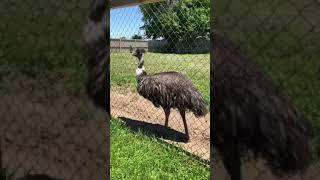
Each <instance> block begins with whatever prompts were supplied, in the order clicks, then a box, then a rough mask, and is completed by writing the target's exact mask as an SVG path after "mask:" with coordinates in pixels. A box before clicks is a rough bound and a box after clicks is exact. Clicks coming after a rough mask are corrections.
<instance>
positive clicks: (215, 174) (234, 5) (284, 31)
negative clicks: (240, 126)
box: [211, 0, 320, 180]
mask: <svg viewBox="0 0 320 180" xmlns="http://www.w3.org/2000/svg"><path fill="white" fill-rule="evenodd" d="M212 7H213V9H212V10H213V15H212V21H213V24H212V27H211V28H212V31H213V32H215V33H217V34H220V35H221V36H225V37H227V38H228V39H231V40H232V41H234V42H235V43H236V44H237V45H239V47H240V49H241V50H242V52H243V54H245V56H248V57H250V58H251V59H253V60H255V62H256V63H257V64H258V65H260V66H261V67H262V68H264V69H265V70H266V71H267V72H268V74H269V75H270V76H271V78H272V80H273V82H274V84H276V85H278V86H280V87H281V90H282V91H283V92H284V93H285V94H288V95H289V96H290V98H291V99H292V101H293V103H294V104H296V105H297V107H298V108H299V110H300V111H302V112H303V113H304V114H305V117H306V119H307V121H308V124H310V126H311V127H312V129H313V131H314V134H315V138H314V139H313V140H312V145H313V146H314V149H315V159H316V160H315V163H314V164H312V165H311V167H310V168H308V169H307V170H306V172H305V173H303V174H298V175H295V176H291V177H282V178H278V177H276V176H274V175H272V174H271V173H270V170H269V169H268V168H266V166H265V165H264V161H262V160H260V159H259V160H258V161H251V159H249V160H244V159H243V162H244V164H243V166H242V175H243V179H248V180H249V179H259V180H260V179H303V180H315V179H320V172H319V167H320V163H318V162H319V161H317V159H318V158H317V157H318V155H319V144H320V141H319V137H320V134H319V132H320V131H319V130H320V129H319V128H320V126H319V122H320V111H319V110H320V99H319V97H320V96H319V95H320V94H319V92H320V86H319V70H320V63H319V62H320V61H319V55H320V54H319V52H320V51H319V50H320V49H319V47H320V44H319V42H320V39H319V37H320V36H319V34H320V33H319V31H320V19H319V17H320V14H319V12H320V11H319V8H320V2H319V1H317V0H307V1H297V0H285V1H281V0H270V1H260V0H229V1H214V2H213V6H212ZM212 43H213V47H214V46H215V44H217V43H221V42H215V41H214V40H213V42H212ZM237 47H238V46H237ZM236 51H238V49H236V50H235V51H234V52H236ZM227 52H229V53H231V54H232V53H233V51H232V50H230V51H227ZM212 53H213V54H214V53H215V52H212ZM226 56H228V55H226ZM244 60H245V59H244ZM213 61H215V59H213ZM239 63H240V64H241V62H239ZM243 64H244V63H243ZM238 65H239V64H238ZM217 68H218V67H217ZM250 68H251V67H249V66H248V67H247V72H250ZM232 69H236V68H232V67H230V72H229V74H230V73H238V74H240V76H241V73H243V74H246V73H244V72H241V71H232ZM239 69H240V68H239ZM216 71H219V70H218V69H217V70H216ZM213 73H215V72H213ZM225 73H227V72H225ZM226 75H227V74H226ZM240 76H236V75H235V77H240ZM242 78H244V79H245V78H246V77H242ZM259 78H260V77H257V79H259ZM226 79H227V78H226ZM213 83H214V82H213ZM260 84H261V83H260ZM248 85H249V84H248ZM250 85H252V84H250ZM239 86H241V85H239ZM249 88H250V87H249ZM258 90H259V91H260V90H261V91H264V90H263V89H259V87H258V88H257V91H258ZM269 90H270V89H269ZM239 93H240V94H241V92H240V91H239ZM230 95H231V94H230ZM243 95H244V96H243V101H246V100H248V99H249V98H250V97H249V96H250V95H249V94H243ZM235 98H237V97H236V96H235ZM239 98H240V97H239ZM261 98H262V97H261ZM262 99H263V98H262ZM265 99H266V100H267V98H265ZM225 100H227V99H225ZM238 100H239V99H238ZM266 103H267V102H266ZM213 104H215V103H214V102H213ZM258 104H259V103H258V102H257V106H258ZM218 108H219V107H218ZM253 110H256V109H255V107H253ZM277 110H278V109H277ZM277 110H276V111H277ZM279 111H281V107H280V108H279ZM213 116H214V113H213ZM240 116H241V115H240ZM243 116H245V114H243ZM270 117H272V116H270ZM240 118H241V117H240ZM248 119H250V117H248ZM271 120H272V119H270V121H271ZM284 128H286V127H284ZM248 133H250V132H248ZM278 135H279V136H280V134H278ZM297 140H298V139H297ZM213 141H214V139H213ZM262 141H264V140H263V139H261V142H262ZM301 145H302V144H301ZM253 146H255V145H253ZM266 148H268V147H266ZM270 148H271V147H270ZM212 150H213V153H212V158H213V159H212V160H211V162H212V163H213V166H212V178H213V179H229V176H228V175H226V174H227V173H226V171H225V170H224V168H223V165H222V163H221V161H220V158H221V157H220V156H219V155H218V154H216V153H215V152H214V150H215V149H212ZM289 151H291V149H290V150H289ZM288 153H289V152H288Z"/></svg>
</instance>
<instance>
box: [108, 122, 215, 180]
mask: <svg viewBox="0 0 320 180" xmlns="http://www.w3.org/2000/svg"><path fill="white" fill-rule="evenodd" d="M110 130H111V131H110V132H111V134H110V135H111V137H110V140H111V148H110V151H111V154H110V161H111V170H110V171H111V179H194V180H201V179H205V180H207V179H208V178H209V173H210V171H209V165H207V164H205V163H204V162H202V161H199V160H198V159H197V158H195V157H193V156H190V155H187V154H186V153H185V152H183V151H182V150H180V149H178V148H176V147H173V146H172V145H169V144H167V143H161V142H160V140H157V139H156V138H154V137H147V136H145V135H143V134H142V133H133V132H131V131H130V130H128V129H127V128H125V127H124V126H123V125H122V124H121V122H120V121H118V120H111V125H110Z"/></svg>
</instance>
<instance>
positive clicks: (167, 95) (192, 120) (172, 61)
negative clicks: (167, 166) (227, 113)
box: [110, 0, 210, 160]
mask: <svg viewBox="0 0 320 180" xmlns="http://www.w3.org/2000/svg"><path fill="white" fill-rule="evenodd" d="M209 11H210V8H209V0H192V1H185V0H181V1H180V0H175V1H162V2H156V3H149V4H143V5H137V6H131V7H125V8H117V9H112V10H111V21H110V23H111V24H110V31H111V41H110V49H111V66H110V74H111V75H110V78H111V81H110V82H111V112H112V115H113V116H114V117H117V118H118V119H120V120H121V121H123V122H124V123H125V125H126V126H127V127H128V128H130V129H131V130H133V131H141V132H142V133H144V134H146V135H148V136H150V137H156V138H160V139H163V140H165V141H167V142H170V143H173V144H174V145H177V146H179V147H182V148H183V149H185V150H187V151H188V152H191V153H192V154H195V155H197V156H200V157H201V158H203V159H206V160H208V159H209V141H210V139H209V136H210V134H209V129H210V128H209V126H210V122H209V113H206V111H208V109H209V97H210V90H209V45H210V43H209V42H210V41H209V36H208V35H209V31H210V29H209ZM142 49H143V50H142ZM141 52H142V53H141ZM134 54H137V55H136V56H133V55H134ZM171 71H174V72H177V73H169V72H171ZM145 73H146V74H145ZM156 106H158V107H156ZM167 109H170V110H171V113H170V115H169V113H168V112H169V110H167ZM189 110H190V111H189ZM184 111H186V116H185V119H186V125H185V124H184V121H183V118H182V117H183V114H184ZM192 111H193V112H194V113H193V112H192ZM166 112H167V113H166ZM180 112H181V114H182V116H181V114H180ZM166 114H168V116H169V118H168V124H167V125H168V126H167V127H166ZM194 114H196V115H199V117H196V116H195V115H194ZM187 134H188V135H187Z"/></svg>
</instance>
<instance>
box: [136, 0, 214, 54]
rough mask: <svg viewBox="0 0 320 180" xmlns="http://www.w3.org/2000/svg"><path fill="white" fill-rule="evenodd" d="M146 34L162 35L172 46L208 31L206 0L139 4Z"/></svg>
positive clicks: (150, 36)
mask: <svg viewBox="0 0 320 180" xmlns="http://www.w3.org/2000/svg"><path fill="white" fill-rule="evenodd" d="M140 10H141V12H142V13H143V15H144V17H143V21H144V26H142V27H141V28H142V29H144V30H145V32H146V36H147V37H148V38H152V39H156V38H159V37H162V38H164V39H166V40H167V41H168V43H169V45H170V47H171V48H170V49H172V50H173V49H174V47H175V45H176V44H177V43H179V42H180V43H181V42H187V43H188V42H192V41H193V40H194V39H196V38H197V37H199V36H203V37H205V36H207V35H208V34H209V32H210V26H209V25H210V17H209V13H210V1H209V0H180V1H177V0H174V1H173V3H168V2H159V3H152V4H145V5H141V6H140Z"/></svg>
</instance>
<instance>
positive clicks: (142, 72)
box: [136, 55, 146, 80]
mask: <svg viewBox="0 0 320 180" xmlns="http://www.w3.org/2000/svg"><path fill="white" fill-rule="evenodd" d="M143 64H144V58H143V55H142V56H141V57H140V59H139V63H138V67H137V69H136V76H137V79H138V80H139V79H140V77H142V76H143V75H145V74H146V71H145V68H144V65H143Z"/></svg>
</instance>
